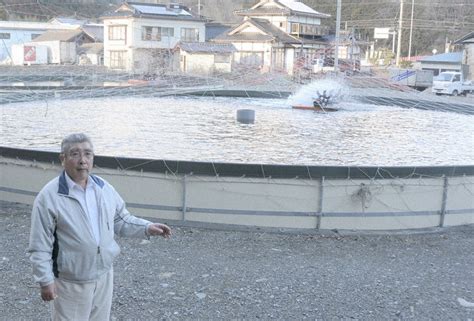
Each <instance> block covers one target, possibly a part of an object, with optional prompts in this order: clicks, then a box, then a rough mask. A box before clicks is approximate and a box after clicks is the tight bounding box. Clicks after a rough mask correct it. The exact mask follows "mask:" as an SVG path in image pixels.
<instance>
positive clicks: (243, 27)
mask: <svg viewBox="0 0 474 321" xmlns="http://www.w3.org/2000/svg"><path fill="white" fill-rule="evenodd" d="M236 14H237V15H240V16H243V17H244V20H243V22H242V23H241V24H239V25H238V26H236V27H234V28H232V29H231V30H229V31H228V32H225V33H224V34H221V35H220V36H218V37H216V38H214V40H213V41H214V42H218V43H231V44H233V45H234V46H235V47H236V48H237V50H238V51H237V52H236V53H235V61H236V63H237V64H243V65H252V66H254V68H255V69H256V70H263V71H266V70H282V71H285V72H287V73H289V74H293V72H294V69H295V68H297V67H298V66H301V65H303V64H305V62H310V61H312V60H313V59H316V58H320V57H321V56H322V55H324V54H325V53H326V47H327V42H325V41H324V40H323V39H321V36H323V35H326V34H327V28H325V27H324V26H322V25H321V22H322V20H323V19H327V18H329V17H330V15H328V14H324V13H320V12H317V11H315V10H313V9H312V8H310V7H308V6H307V5H305V4H303V3H302V2H299V1H296V0H261V1H260V2H258V3H257V4H255V5H254V6H253V7H251V8H250V9H245V10H240V11H236Z"/></svg>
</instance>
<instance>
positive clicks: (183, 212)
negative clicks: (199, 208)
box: [181, 174, 187, 222]
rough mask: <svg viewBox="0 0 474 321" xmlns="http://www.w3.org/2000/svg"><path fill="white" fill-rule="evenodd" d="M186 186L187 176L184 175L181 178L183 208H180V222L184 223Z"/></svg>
mask: <svg viewBox="0 0 474 321" xmlns="http://www.w3.org/2000/svg"><path fill="white" fill-rule="evenodd" d="M186 185H187V176H186V174H184V176H183V208H182V214H183V215H182V217H181V220H182V221H183V222H184V221H186V207H187V199H186Z"/></svg>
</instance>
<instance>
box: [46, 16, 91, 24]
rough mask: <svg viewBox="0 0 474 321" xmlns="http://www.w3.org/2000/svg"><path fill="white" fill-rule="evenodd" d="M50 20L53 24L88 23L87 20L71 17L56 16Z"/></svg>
mask: <svg viewBox="0 0 474 321" xmlns="http://www.w3.org/2000/svg"><path fill="white" fill-rule="evenodd" d="M48 22H49V23H52V24H65V25H77V26H82V25H84V24H86V23H87V21H86V20H80V19H76V18H70V17H55V18H53V19H51V20H49V21H48Z"/></svg>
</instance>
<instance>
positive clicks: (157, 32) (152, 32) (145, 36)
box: [142, 26, 174, 41]
mask: <svg viewBox="0 0 474 321" xmlns="http://www.w3.org/2000/svg"><path fill="white" fill-rule="evenodd" d="M173 36H174V29H173V28H165V27H147V26H144V27H142V40H146V41H160V40H161V37H173Z"/></svg>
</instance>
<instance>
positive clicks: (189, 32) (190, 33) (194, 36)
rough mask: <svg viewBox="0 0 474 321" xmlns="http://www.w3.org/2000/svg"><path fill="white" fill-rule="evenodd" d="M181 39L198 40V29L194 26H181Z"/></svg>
mask: <svg viewBox="0 0 474 321" xmlns="http://www.w3.org/2000/svg"><path fill="white" fill-rule="evenodd" d="M181 41H188V42H191V41H199V30H198V29H196V28H181Z"/></svg>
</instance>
